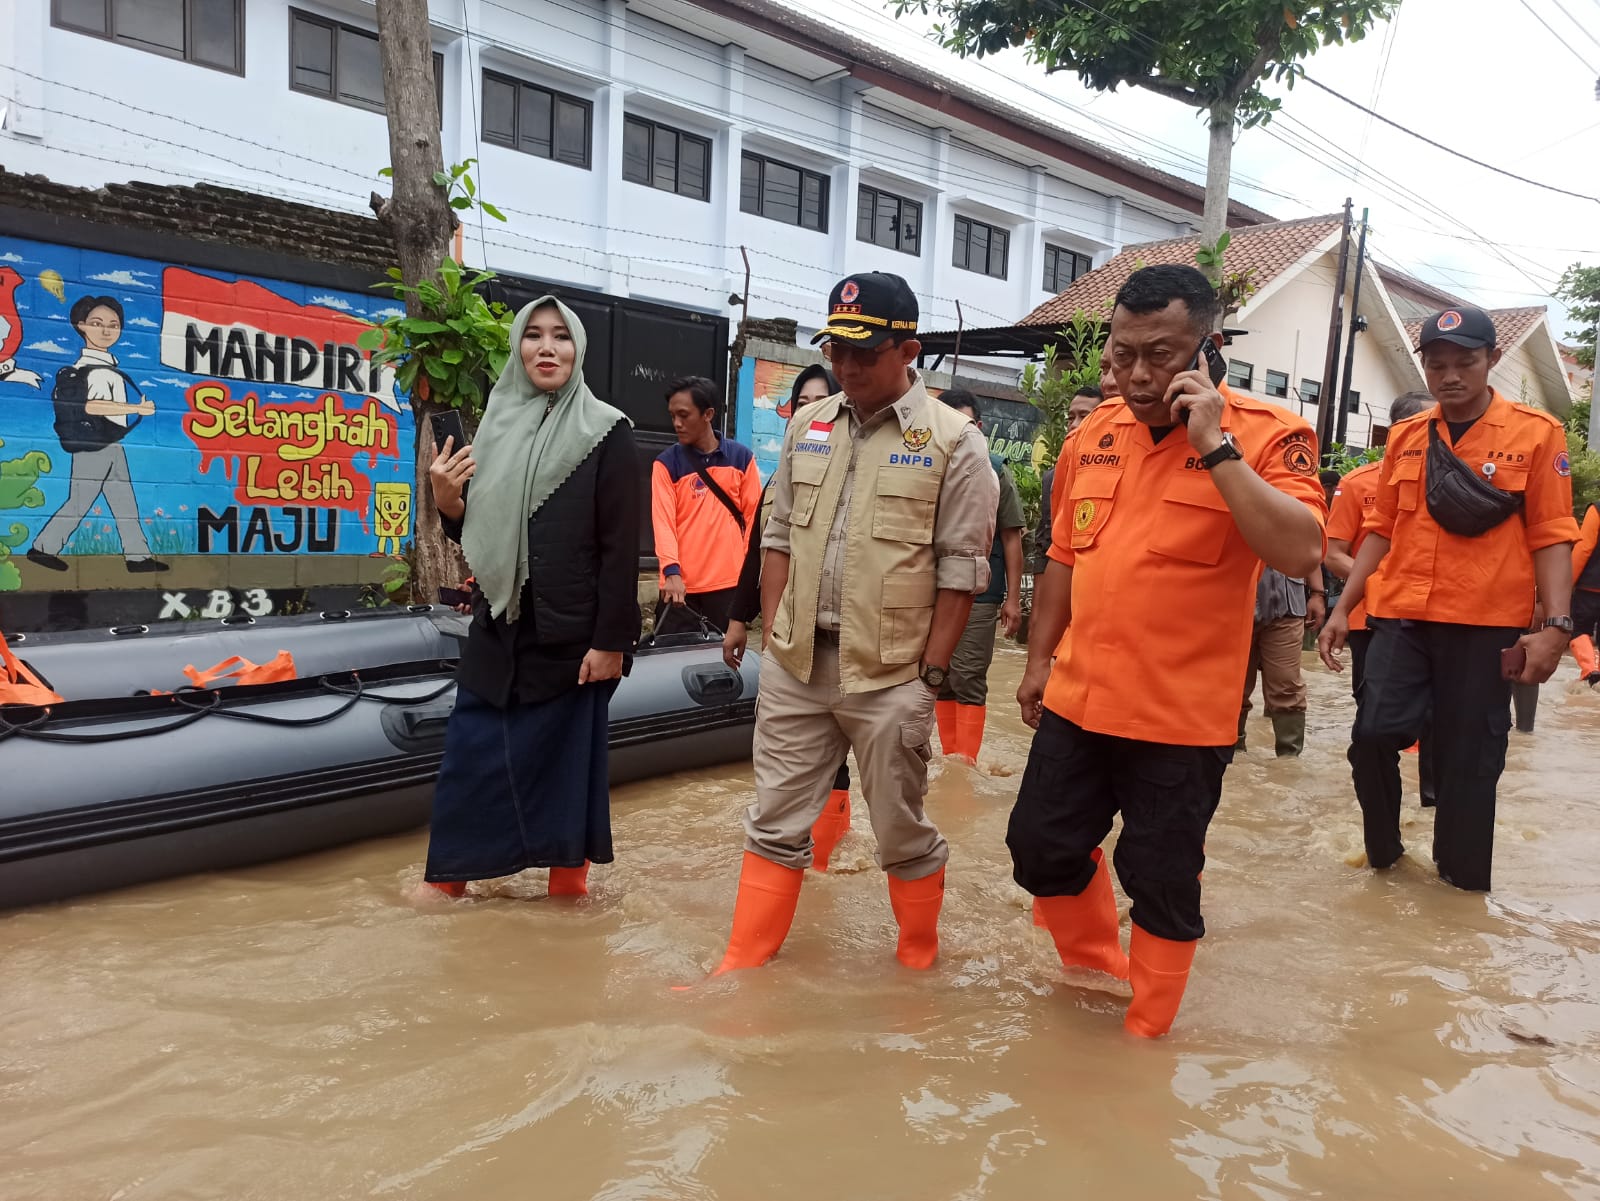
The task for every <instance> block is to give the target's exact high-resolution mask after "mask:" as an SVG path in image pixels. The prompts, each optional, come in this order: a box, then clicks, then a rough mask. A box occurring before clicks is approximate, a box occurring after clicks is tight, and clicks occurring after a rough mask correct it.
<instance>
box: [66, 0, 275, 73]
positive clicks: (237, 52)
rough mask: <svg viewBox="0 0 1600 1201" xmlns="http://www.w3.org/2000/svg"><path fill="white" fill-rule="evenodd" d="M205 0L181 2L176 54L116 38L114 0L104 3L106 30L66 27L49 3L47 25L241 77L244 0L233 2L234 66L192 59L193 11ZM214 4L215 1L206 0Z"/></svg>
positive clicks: (75, 26)
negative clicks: (179, 43) (180, 38)
mask: <svg viewBox="0 0 1600 1201" xmlns="http://www.w3.org/2000/svg"><path fill="white" fill-rule="evenodd" d="M207 2H208V0H183V50H182V51H181V52H179V53H177V54H171V53H168V52H167V51H165V50H162V49H160V48H159V47H156V46H152V45H150V44H149V43H147V42H138V41H133V40H131V39H129V38H124V37H118V36H117V32H116V20H115V14H116V3H115V0H103V4H104V9H105V28H104V29H103V30H101V29H85V28H84V27H83V26H82V25H73V24H70V23H68V22H67V21H66V20H65V19H64V18H63V17H62V15H61V5H62V0H51V3H50V24H51V26H52V27H54V28H56V29H64V30H66V31H67V32H68V33H77V34H82V35H83V36H84V37H91V38H96V39H98V40H100V41H102V42H110V43H112V44H113V45H116V46H127V47H128V48H129V49H131V50H142V51H144V52H145V53H146V54H154V55H155V56H156V57H158V58H170V59H172V61H174V62H181V63H188V64H189V65H190V66H194V67H204V68H206V69H207V70H208V71H220V72H222V74H224V75H239V76H243V75H244V16H245V14H244V4H245V0H233V62H234V65H233V66H232V67H220V66H218V65H217V64H216V63H208V62H205V61H204V60H202V59H198V58H194V57H192V56H193V53H194V47H193V40H194V38H193V27H194V19H193V15H192V14H193V10H194V6H195V5H196V4H202V3H207ZM209 2H210V3H215V2H216V0H209Z"/></svg>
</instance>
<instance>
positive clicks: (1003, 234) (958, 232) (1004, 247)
mask: <svg viewBox="0 0 1600 1201" xmlns="http://www.w3.org/2000/svg"><path fill="white" fill-rule="evenodd" d="M963 226H965V227H966V235H965V236H963V235H962V227H963ZM974 228H977V229H981V230H983V231H984V258H985V262H984V265H983V266H982V267H973V266H971V265H970V264H971V262H972V231H973V229H974ZM954 235H955V236H954V237H953V238H952V239H951V242H952V248H951V254H950V262H951V265H952V266H955V267H958V268H960V269H961V270H962V271H972V272H974V273H976V274H978V275H986V276H988V277H989V278H990V279H1009V278H1010V275H1011V231H1010V230H1009V229H1001V228H1000V227H999V226H998V225H990V224H989V223H988V222H987V221H979V220H978V219H977V218H976V217H963V216H961V215H959V214H957V216H956V219H955V229H954ZM996 235H999V237H1000V239H1001V245H1000V270H999V271H994V270H993V269H992V268H993V266H994V255H995V236H996Z"/></svg>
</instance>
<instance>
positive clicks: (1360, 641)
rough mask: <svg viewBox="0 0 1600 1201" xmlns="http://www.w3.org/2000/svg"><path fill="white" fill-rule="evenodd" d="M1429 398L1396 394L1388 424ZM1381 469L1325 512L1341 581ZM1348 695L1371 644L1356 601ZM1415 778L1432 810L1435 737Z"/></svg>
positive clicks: (1332, 562)
mask: <svg viewBox="0 0 1600 1201" xmlns="http://www.w3.org/2000/svg"><path fill="white" fill-rule="evenodd" d="M1432 405H1433V397H1431V396H1429V395H1428V394H1427V393H1426V392H1406V393H1403V394H1402V395H1400V396H1397V397H1395V399H1394V402H1393V403H1392V404H1391V405H1390V406H1389V428H1390V429H1393V428H1394V427H1395V426H1397V425H1399V424H1400V423H1401V422H1402V421H1404V420H1406V418H1408V417H1415V416H1416V415H1417V414H1418V413H1420V412H1422V411H1423V410H1424V409H1427V408H1431V407H1432ZM1382 471H1383V460H1381V459H1380V460H1378V462H1376V463H1368V464H1366V465H1365V466H1363V467H1357V468H1356V469H1355V470H1354V471H1352V472H1351V473H1350V474H1349V475H1347V476H1345V477H1344V479H1342V480H1340V481H1339V487H1338V490H1337V491H1336V492H1335V493H1334V494H1333V506H1332V507H1331V508H1330V509H1329V510H1328V557H1327V558H1326V559H1325V560H1324V561H1323V562H1324V563H1325V565H1326V566H1327V568H1328V570H1329V571H1331V572H1333V574H1334V575H1336V576H1338V577H1339V578H1340V579H1341V580H1347V579H1349V578H1350V569H1351V568H1352V567H1354V566H1355V562H1356V559H1355V556H1356V552H1357V551H1359V550H1360V549H1361V543H1362V542H1363V541H1365V540H1366V532H1365V531H1364V530H1363V529H1362V528H1361V524H1362V522H1364V521H1366V519H1367V514H1368V513H1370V512H1372V507H1373V506H1374V505H1375V504H1377V503H1378V476H1379V475H1380V474H1381V473H1382ZM1349 641H1350V693H1351V695H1352V696H1354V697H1355V698H1356V700H1358V701H1359V700H1360V699H1361V681H1362V680H1363V679H1365V678H1366V667H1367V648H1368V647H1370V646H1371V645H1372V631H1371V630H1369V629H1367V607H1366V606H1365V605H1357V606H1356V607H1355V608H1354V609H1352V610H1351V611H1350V634H1349ZM1417 751H1418V759H1417V780H1418V783H1419V784H1420V785H1421V786H1422V807H1423V808H1424V809H1431V808H1433V798H1434V787H1433V739H1432V738H1430V737H1429V736H1428V735H1427V734H1424V735H1423V736H1422V738H1421V740H1420V745H1419V746H1418V748H1417Z"/></svg>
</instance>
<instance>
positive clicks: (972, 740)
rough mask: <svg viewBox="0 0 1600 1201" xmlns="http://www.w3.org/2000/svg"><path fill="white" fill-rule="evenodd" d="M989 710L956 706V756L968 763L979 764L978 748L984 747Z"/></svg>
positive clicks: (978, 706)
mask: <svg viewBox="0 0 1600 1201" xmlns="http://www.w3.org/2000/svg"><path fill="white" fill-rule="evenodd" d="M988 712H989V711H988V709H986V708H985V707H984V706H982V705H962V704H957V706H956V756H957V757H958V758H960V759H964V760H966V761H967V762H968V763H973V764H976V763H977V762H978V748H979V747H981V746H982V745H983V719H984V718H985V717H986V716H987V715H988Z"/></svg>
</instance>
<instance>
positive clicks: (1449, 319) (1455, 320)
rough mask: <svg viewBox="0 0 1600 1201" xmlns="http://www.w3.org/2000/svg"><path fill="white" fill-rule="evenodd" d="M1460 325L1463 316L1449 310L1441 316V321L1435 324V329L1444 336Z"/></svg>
mask: <svg viewBox="0 0 1600 1201" xmlns="http://www.w3.org/2000/svg"><path fill="white" fill-rule="evenodd" d="M1460 324H1461V314H1460V313H1458V312H1456V311H1455V310H1454V309H1447V310H1446V311H1445V312H1443V313H1440V314H1439V320H1437V321H1435V322H1434V323H1433V327H1434V328H1435V329H1437V330H1438V331H1439V332H1440V333H1441V334H1444V333H1449V332H1450V331H1451V330H1453V329H1455V328H1457V327H1458V326H1459V325H1460Z"/></svg>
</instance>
